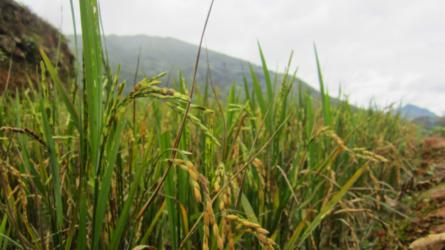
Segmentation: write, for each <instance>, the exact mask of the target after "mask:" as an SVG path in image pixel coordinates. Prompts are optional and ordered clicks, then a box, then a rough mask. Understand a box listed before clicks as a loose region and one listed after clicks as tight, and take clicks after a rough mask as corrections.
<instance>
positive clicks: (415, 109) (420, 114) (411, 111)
mask: <svg viewBox="0 0 445 250" xmlns="http://www.w3.org/2000/svg"><path fill="white" fill-rule="evenodd" d="M398 113H400V115H401V116H402V117H404V118H406V119H408V120H415V119H419V118H438V116H437V115H436V114H435V113H433V112H431V111H430V110H428V109H426V108H421V107H419V106H416V105H413V104H407V105H405V106H403V107H402V108H400V109H399V110H398Z"/></svg>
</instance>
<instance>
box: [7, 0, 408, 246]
mask: <svg viewBox="0 0 445 250" xmlns="http://www.w3.org/2000/svg"><path fill="white" fill-rule="evenodd" d="M80 13H81V23H82V25H81V29H82V42H83V46H82V47H83V48H84V49H83V63H84V66H83V80H82V81H81V83H80V86H79V87H78V86H77V85H76V84H77V83H76V80H75V79H73V81H72V82H61V80H60V78H59V76H58V72H57V68H56V67H55V66H54V65H53V63H52V62H51V60H50V59H49V58H48V57H47V56H46V55H45V53H44V52H43V51H42V52H41V53H42V63H41V67H40V68H41V78H40V81H39V82H38V83H30V87H29V88H28V89H27V90H26V91H23V92H21V93H7V94H4V95H3V96H1V97H0V98H1V102H0V105H1V106H0V126H1V128H0V139H1V141H0V142H1V144H0V155H1V157H0V169H1V171H0V184H1V192H0V249H42V250H43V249H155V248H156V249H199V248H202V249H246V248H248V249H262V248H264V249H328V248H347V247H349V248H369V247H372V246H373V245H374V244H376V243H377V242H376V239H375V237H373V234H374V232H375V231H376V230H380V229H382V228H384V229H385V230H389V231H390V225H388V224H387V223H385V222H384V221H383V220H382V218H384V217H383V216H399V215H397V213H396V212H394V211H392V210H391V208H390V207H389V206H387V205H386V204H385V199H384V197H394V196H395V195H396V194H397V189H398V188H399V186H400V184H401V182H402V178H403V176H404V171H405V170H406V169H407V168H409V167H410V165H409V162H410V159H413V158H414V157H415V155H414V154H413V153H412V142H413V138H414V136H415V130H414V129H413V128H412V127H411V126H410V125H408V124H405V123H404V122H403V121H402V120H400V118H399V117H397V116H393V115H391V114H390V113H385V112H382V111H378V110H374V109H368V110H364V109H359V108H356V107H353V106H351V105H350V104H348V102H347V101H346V100H335V101H331V100H332V99H331V97H330V96H329V95H328V93H327V92H326V91H325V90H326V88H325V82H324V79H323V75H322V69H321V67H320V63H319V57H318V54H317V52H315V58H316V61H317V70H318V75H319V80H320V82H319V83H320V89H321V90H322V91H321V96H319V97H314V96H313V95H311V94H310V93H306V92H305V91H304V90H303V89H302V88H301V82H300V81H299V79H298V78H297V76H296V74H292V73H290V72H291V67H292V66H291V62H290V63H289V65H288V67H287V68H286V70H285V72H286V73H285V74H284V75H283V76H282V77H277V78H275V80H274V79H273V76H272V73H271V72H269V70H268V66H267V61H266V59H265V58H266V57H265V55H264V53H263V51H262V49H261V47H260V46H258V47H259V53H260V55H261V61H262V67H263V70H264V76H265V80H264V82H260V80H259V77H258V76H257V75H256V74H255V72H254V71H253V70H251V71H250V75H249V76H246V78H245V82H244V83H238V84H241V85H236V84H234V85H233V86H232V87H231V90H230V92H229V94H228V95H227V97H226V98H224V99H221V98H219V97H218V91H217V90H216V89H215V88H214V86H213V84H212V82H211V81H208V82H205V83H202V84H199V85H197V86H203V87H204V89H203V90H202V89H196V92H195V95H192V94H191V93H190V92H189V91H188V90H187V89H188V88H187V86H190V85H192V86H195V85H194V80H192V81H190V82H189V81H188V80H187V79H184V78H183V77H182V76H179V77H178V78H177V81H176V85H175V86H174V88H166V87H163V80H164V78H165V74H164V73H161V72H160V74H159V75H155V76H146V77H145V78H144V79H143V80H142V81H140V82H138V83H137V84H135V85H134V87H133V89H132V90H131V91H130V92H129V93H125V92H124V89H125V85H126V83H125V82H121V81H120V80H119V75H118V73H114V74H113V73H111V72H110V71H109V70H108V68H107V65H104V61H106V60H103V58H104V54H103V46H102V44H101V41H102V40H101V34H100V23H99V9H98V6H97V2H96V0H85V1H80ZM198 58H199V57H198ZM191 63H192V62H191ZM242 84H243V85H242ZM33 86H37V87H33ZM241 86H242V87H241ZM191 91H193V88H192V90H191ZM135 100H138V102H137V105H134V106H133V103H134V102H135ZM133 108H134V112H133V111H132V110H133ZM133 114H137V115H135V116H133Z"/></svg>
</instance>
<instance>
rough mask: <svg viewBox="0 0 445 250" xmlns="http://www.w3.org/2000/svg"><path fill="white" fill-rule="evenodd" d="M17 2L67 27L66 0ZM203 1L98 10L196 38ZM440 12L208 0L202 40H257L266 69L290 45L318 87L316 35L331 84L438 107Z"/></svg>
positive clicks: (429, 6)
mask: <svg viewBox="0 0 445 250" xmlns="http://www.w3.org/2000/svg"><path fill="white" fill-rule="evenodd" d="M20 2H23V3H25V4H26V5H29V6H31V8H32V9H33V10H35V11H36V12H37V13H38V14H40V15H42V16H44V17H45V18H46V19H47V20H49V21H50V22H51V23H53V24H55V25H56V26H58V27H61V28H62V29H63V31H64V32H66V33H72V23H71V17H70V15H69V13H70V9H69V1H68V0H60V1H56V0H20ZM74 2H77V1H74ZM55 3H56V4H55ZM209 3H210V1H203V0H127V1H121V0H106V1H101V10H102V14H103V21H104V26H105V31H106V33H115V34H139V33H144V34H149V35H160V36H171V37H176V38H179V39H182V40H185V41H188V42H192V43H197V42H198V39H199V35H200V32H201V29H202V24H203V21H204V18H205V15H206V12H207V8H208V5H209ZM60 6H62V9H63V12H61V8H60ZM444 12H445V2H444V1H442V0H426V1H406V0H391V1H388V0H365V1H357V0H336V1H332V0H320V1H295V0H276V1H270V0H221V1H220V0H216V2H215V6H214V11H213V14H212V17H211V20H210V25H209V29H208V33H207V35H206V40H205V44H206V46H208V47H209V48H212V49H215V50H218V51H221V52H224V53H227V54H230V55H234V56H237V57H241V58H244V59H247V60H250V61H253V62H259V56H258V49H257V47H256V41H257V40H258V41H260V42H261V44H262V47H263V50H264V51H265V53H266V56H267V59H268V62H269V64H270V68H273V69H275V68H278V69H282V68H284V66H285V64H286V62H287V60H288V57H289V55H290V52H291V51H292V50H294V52H295V58H294V61H295V62H296V66H299V74H300V76H301V77H302V78H304V79H306V80H307V81H309V82H310V83H311V84H312V85H313V86H314V87H317V77H316V70H315V62H314V56H313V48H312V44H313V42H314V41H315V42H316V43H317V46H318V50H319V53H320V57H321V60H322V66H323V71H324V74H325V77H326V82H328V84H329V86H328V87H329V89H330V91H331V93H337V90H338V89H339V88H340V86H341V87H342V89H343V90H344V92H346V93H348V95H349V96H350V97H351V100H353V101H354V102H356V103H357V104H360V105H367V104H368V103H369V102H370V100H371V99H375V101H376V102H377V103H378V104H380V105H385V104H387V103H391V102H398V101H400V100H401V99H403V100H404V101H406V102H412V103H414V104H417V105H421V106H425V107H427V108H429V109H431V110H433V111H435V112H436V113H442V112H444V111H445V102H444V101H441V98H440V97H442V96H445V89H444V87H443V86H445V85H444V84H445V76H444V75H443V74H442V73H441V72H443V69H444V68H445V60H444V58H445V50H444V49H443V44H445V33H444V32H443V27H445V19H444V18H443V13H444ZM61 20H63V22H61Z"/></svg>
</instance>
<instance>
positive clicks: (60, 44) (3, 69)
mask: <svg viewBox="0 0 445 250" xmlns="http://www.w3.org/2000/svg"><path fill="white" fill-rule="evenodd" d="M39 48H41V49H43V50H44V51H45V53H46V54H47V55H48V56H49V57H50V59H51V60H52V62H53V63H54V64H55V65H57V67H58V70H59V74H60V75H61V77H62V79H63V80H67V79H68V78H69V77H70V76H71V75H72V74H73V73H74V70H73V68H74V67H73V65H74V56H73V55H72V54H71V52H70V50H69V48H68V45H67V43H66V40H65V38H64V37H63V35H62V34H61V33H60V32H59V31H58V30H57V29H56V28H54V27H53V26H51V25H50V24H48V23H47V22H46V21H44V20H42V19H41V18H39V17H38V16H37V15H35V14H34V13H32V12H31V11H30V10H29V9H28V8H26V7H24V6H22V5H21V4H18V3H16V2H14V1H13V0H0V92H3V91H4V90H5V89H6V88H8V89H9V90H14V89H16V88H22V87H24V86H27V85H28V79H30V80H31V81H32V82H33V83H37V82H38V79H39V75H40V73H39V62H40V60H41V57H40V53H39Z"/></svg>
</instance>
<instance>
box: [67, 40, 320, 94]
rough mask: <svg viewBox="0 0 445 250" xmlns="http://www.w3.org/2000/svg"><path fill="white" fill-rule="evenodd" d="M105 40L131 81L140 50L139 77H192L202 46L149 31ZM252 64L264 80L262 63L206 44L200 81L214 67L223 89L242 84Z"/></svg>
mask: <svg viewBox="0 0 445 250" xmlns="http://www.w3.org/2000/svg"><path fill="white" fill-rule="evenodd" d="M68 38H69V40H70V44H71V47H72V48H74V45H73V43H74V37H73V36H69V37H68ZM104 40H105V42H106V49H107V51H108V55H109V61H110V64H111V66H112V67H113V69H116V68H117V66H118V65H120V66H121V69H120V76H121V78H122V79H125V80H126V81H127V82H130V83H131V82H133V80H134V75H135V72H136V68H137V59H138V56H139V54H140V55H141V62H140V70H139V72H140V73H139V77H138V78H139V79H141V78H142V77H143V76H144V75H154V74H158V73H160V72H167V73H169V76H168V77H167V78H168V79H171V80H173V79H178V76H179V72H182V73H183V74H184V76H185V77H186V79H187V80H188V79H190V78H191V75H192V71H193V63H194V61H195V58H196V52H197V50H198V47H197V46H196V45H194V44H190V43H187V42H184V41H181V40H178V39H175V38H170V37H158V36H147V35H134V36H120V35H107V36H105V37H104ZM78 45H79V46H81V45H82V43H81V42H80V38H78ZM78 58H80V57H78ZM249 65H252V68H253V70H254V72H255V73H256V74H257V76H258V78H259V79H260V80H263V79H264V74H263V69H262V68H261V67H260V66H258V65H255V64H252V63H250V62H248V61H246V60H243V59H239V58H235V57H232V56H228V55H225V54H222V53H219V52H216V51H213V50H207V49H205V48H204V49H203V51H202V53H201V58H200V64H199V67H198V82H201V83H202V82H205V81H206V80H207V79H206V78H207V77H208V69H209V67H210V77H211V80H212V82H213V83H215V84H216V85H218V86H219V87H220V88H221V89H223V90H224V89H227V88H228V86H230V85H231V84H232V83H234V82H236V83H237V84H238V85H239V86H242V84H243V77H244V76H245V77H246V78H247V80H248V82H250V79H251V78H250V76H249ZM273 76H280V74H276V73H274V74H273ZM262 82H264V81H262ZM302 84H303V88H304V89H306V90H308V91H309V92H310V93H311V94H313V95H317V93H318V92H317V91H316V90H315V89H314V88H312V87H310V86H309V85H308V84H306V83H304V82H302Z"/></svg>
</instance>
